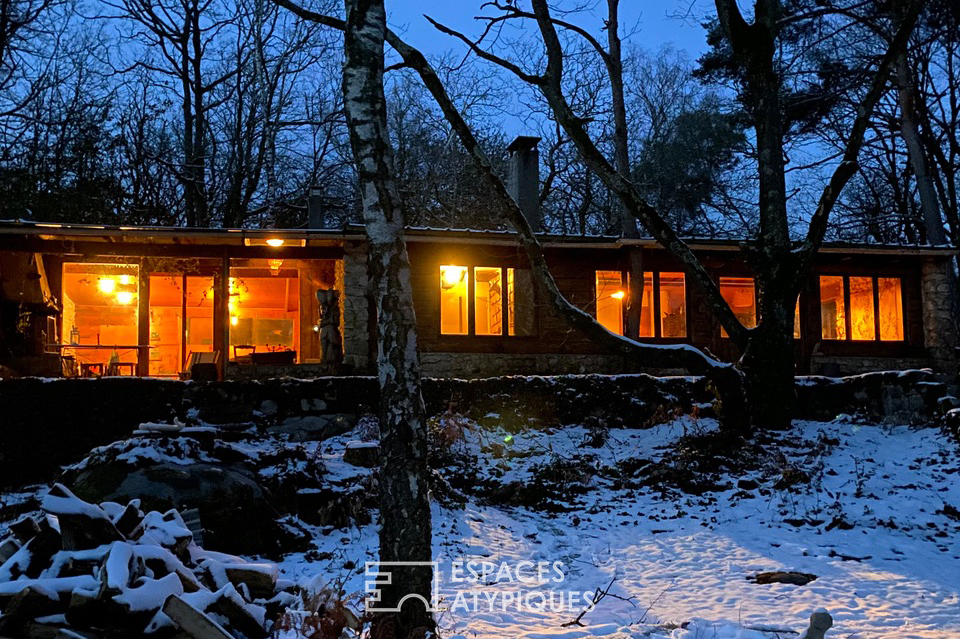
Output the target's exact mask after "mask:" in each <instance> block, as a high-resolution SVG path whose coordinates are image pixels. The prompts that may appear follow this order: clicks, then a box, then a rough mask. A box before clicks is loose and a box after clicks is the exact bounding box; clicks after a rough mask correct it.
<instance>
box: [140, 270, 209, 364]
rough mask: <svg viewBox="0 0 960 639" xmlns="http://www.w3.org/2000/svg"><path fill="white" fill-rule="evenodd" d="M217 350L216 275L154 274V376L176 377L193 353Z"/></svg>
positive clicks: (152, 345) (152, 292)
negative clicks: (214, 277) (215, 326)
mask: <svg viewBox="0 0 960 639" xmlns="http://www.w3.org/2000/svg"><path fill="white" fill-rule="evenodd" d="M212 350H213V278H212V277H203V276H194V275H183V274H152V275H150V375H151V376H154V377H175V376H176V375H177V374H178V373H180V371H182V370H184V368H185V366H186V361H187V360H188V359H189V357H190V354H191V353H198V352H210V351H212Z"/></svg>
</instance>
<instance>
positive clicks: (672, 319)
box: [659, 273, 687, 337]
mask: <svg viewBox="0 0 960 639" xmlns="http://www.w3.org/2000/svg"><path fill="white" fill-rule="evenodd" d="M659 279H660V337H686V336H687V296H686V290H685V287H684V277H683V273H660V278H659Z"/></svg>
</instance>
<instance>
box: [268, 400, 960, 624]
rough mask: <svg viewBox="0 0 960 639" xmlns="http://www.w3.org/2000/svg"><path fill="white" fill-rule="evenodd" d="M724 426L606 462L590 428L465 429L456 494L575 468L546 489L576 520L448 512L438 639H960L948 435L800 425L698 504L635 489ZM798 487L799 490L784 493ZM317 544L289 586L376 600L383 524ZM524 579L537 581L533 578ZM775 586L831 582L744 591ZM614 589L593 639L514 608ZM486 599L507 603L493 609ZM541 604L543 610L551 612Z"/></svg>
mask: <svg viewBox="0 0 960 639" xmlns="http://www.w3.org/2000/svg"><path fill="white" fill-rule="evenodd" d="M713 428H715V424H713V423H712V422H710V421H709V420H702V421H691V420H690V419H687V418H682V419H679V420H675V421H673V422H670V423H666V424H662V425H660V426H657V427H655V428H653V429H651V430H629V429H625V430H613V431H610V434H609V438H608V439H607V440H606V443H605V444H603V445H601V446H600V447H597V448H594V447H590V446H588V445H586V444H585V442H586V441H588V440H590V439H591V437H592V436H591V434H590V433H589V432H588V431H587V430H586V429H585V428H567V429H562V430H556V431H534V432H527V433H523V434H518V435H514V436H513V437H512V438H511V437H510V436H509V435H508V433H505V432H499V431H497V430H490V429H486V430H483V431H481V430H480V429H479V428H478V427H473V428H470V429H468V430H466V431H465V435H464V438H463V440H461V441H460V442H458V443H457V444H455V445H454V450H455V451H458V452H459V453H460V454H461V455H462V456H463V459H466V460H468V462H469V460H472V463H468V464H466V465H461V466H457V465H455V464H454V465H452V466H451V467H449V468H447V469H445V470H444V471H443V473H444V474H447V475H448V479H450V480H451V483H452V484H454V485H460V486H463V485H465V484H469V483H471V482H472V483H476V484H478V485H480V484H484V483H485V482H494V483H496V482H498V483H500V484H502V485H508V486H510V489H511V490H513V491H516V495H514V496H512V498H513V499H514V500H515V503H516V501H517V500H519V502H523V501H524V495H523V494H522V493H523V491H526V490H538V489H537V488H536V486H537V483H538V479H537V477H538V475H539V476H540V477H544V476H547V475H544V468H545V467H552V468H555V469H561V470H560V471H558V472H553V473H551V474H549V477H552V478H554V479H556V478H557V477H559V480H557V481H559V482H560V484H568V485H569V487H571V490H570V492H569V499H568V500H567V501H566V503H564V500H563V499H559V500H557V501H556V502H555V503H553V504H551V505H550V506H551V507H549V508H548V509H549V510H563V511H562V512H545V511H544V510H542V509H529V508H523V507H518V506H503V505H500V506H494V505H483V503H487V500H481V499H478V498H475V497H470V498H468V499H467V502H466V505H465V507H463V508H462V509H461V508H456V507H455V506H453V505H451V506H450V507H442V506H440V505H439V504H435V505H434V509H433V523H434V548H435V551H434V552H435V558H436V559H437V561H439V562H440V570H439V573H440V586H439V590H440V597H441V599H442V601H441V608H442V609H444V612H442V613H441V615H440V625H441V630H442V636H443V637H445V638H447V639H456V638H460V637H463V638H472V637H478V638H482V637H489V638H494V637H496V638H500V637H516V638H527V639H535V638H540V637H549V638H551V639H558V638H562V639H574V638H577V637H618V638H627V637H646V636H654V637H677V638H680V637H682V638H684V639H695V638H696V639H699V638H702V639H709V638H713V637H716V638H726V637H742V638H753V637H775V636H779V637H788V636H795V635H792V634H791V633H790V632H785V631H789V630H792V631H800V632H802V631H803V630H804V629H805V628H806V625H807V619H808V617H809V615H810V613H811V612H812V611H814V610H815V609H817V608H821V607H822V608H826V609H827V610H829V612H830V613H831V614H832V615H833V618H834V627H833V629H832V630H831V631H830V632H829V633H828V637H845V638H848V639H861V638H863V639H865V638H868V637H869V638H878V637H896V638H897V639H904V638H907V637H923V638H931V639H934V638H935V639H946V638H949V637H960V513H958V512H957V511H956V510H954V508H956V507H960V473H958V468H960V461H958V460H960V456H958V454H957V451H958V446H957V444H956V443H955V442H953V441H951V440H949V439H948V438H947V437H946V436H944V435H943V434H942V433H941V432H939V431H938V430H937V429H936V428H920V429H918V428H911V427H908V426H896V427H890V426H883V427H881V426H875V425H862V424H857V423H853V422H848V421H836V422H831V423H817V422H799V423H797V424H795V427H794V429H793V431H792V432H790V433H787V434H782V435H778V436H777V437H775V438H774V441H773V442H767V443H766V445H765V450H766V451H767V452H765V453H762V454H758V458H757V459H756V463H755V464H754V465H753V468H752V469H751V470H749V471H748V472H746V473H745V474H744V473H738V474H736V475H735V476H732V477H730V476H724V475H723V473H722V472H721V473H719V474H718V475H714V481H715V483H717V484H720V486H719V488H720V489H719V490H717V491H713V492H704V493H703V494H701V495H694V494H686V493H683V492H680V491H678V490H675V489H671V488H667V487H666V486H665V485H664V486H660V485H658V484H657V483H656V482H651V481H650V479H649V477H650V475H649V474H647V475H646V477H647V481H646V483H647V484H651V483H652V485H646V486H640V485H639V484H640V483H644V482H642V481H640V480H638V481H634V482H631V481H626V482H624V481H623V477H624V474H626V475H629V474H630V471H629V469H630V468H633V467H635V466H637V465H638V464H632V465H631V464H630V462H627V463H626V464H624V462H625V460H631V459H633V460H635V459H645V460H650V461H651V462H657V461H659V460H661V459H664V458H666V459H667V460H668V461H670V460H674V457H675V456H676V455H677V450H676V448H675V447H674V446H672V445H671V444H673V443H674V442H676V441H677V439H678V437H680V436H681V435H683V434H687V433H693V434H703V433H707V432H709V431H710V430H711V429H713ZM349 439H351V436H345V437H342V438H336V439H333V440H328V441H327V442H324V443H322V444H321V445H320V448H321V450H320V452H321V454H322V455H323V457H324V459H325V461H326V463H327V467H328V471H329V472H330V473H332V474H333V476H334V477H335V478H336V479H337V480H339V481H345V482H349V481H351V477H353V476H356V475H358V474H363V473H366V472H369V471H365V470H363V469H356V468H353V467H350V466H346V465H344V464H343V463H342V461H340V455H341V453H342V450H343V447H344V446H345V444H346V442H347V441H348V440H349ZM500 446H503V447H504V449H505V450H506V451H507V455H505V456H504V458H499V459H498V458H495V457H493V456H492V455H491V454H490V452H489V451H490V449H491V447H492V448H496V449H499V447H500ZM482 450H483V451H487V452H481V451H482ZM771 451H772V452H771ZM674 461H675V460H674ZM618 464H619V465H618ZM639 465H640V466H643V464H639ZM611 469H620V471H621V472H619V473H617V472H611ZM624 469H627V470H624ZM800 471H802V473H803V474H802V475H801V474H799V472H800ZM457 473H459V476H457ZM558 473H559V474H558ZM641 475H642V473H641ZM797 477H803V480H802V481H800V482H799V483H796V484H795V485H794V486H793V487H792V488H790V487H788V486H787V484H790V483H793V482H794V481H796V478H797ZM510 482H516V483H513V484H511V483H510ZM738 482H739V485H738ZM754 482H755V485H754ZM724 484H727V485H726V486H724ZM774 486H778V487H777V488H775V487H774ZM696 492H699V491H696ZM510 497H511V496H509V495H508V499H507V501H509V500H510V499H509V498H510ZM498 503H504V498H503V495H502V494H501V496H500V499H499V501H498ZM552 506H558V507H552ZM318 544H319V547H320V553H311V554H310V555H309V557H310V558H309V559H308V558H307V557H308V555H292V556H289V557H288V558H287V559H286V560H285V561H284V562H283V563H282V566H281V569H282V571H283V572H284V573H285V574H286V576H288V577H290V578H294V579H298V580H302V581H303V582H304V583H309V582H311V580H313V582H314V585H315V586H316V587H319V585H320V584H322V583H323V580H324V579H327V580H330V579H335V580H337V581H341V580H342V581H343V582H344V586H345V588H346V590H347V591H348V592H360V591H362V590H363V587H364V577H363V575H362V571H363V565H364V562H366V561H372V560H374V559H375V558H376V546H377V544H376V528H375V526H373V525H370V526H364V527H362V528H360V529H356V528H354V529H350V530H343V529H339V530H330V529H328V530H324V531H318ZM469 561H474V562H484V561H486V562H492V563H493V564H494V565H495V566H496V567H497V569H498V570H500V569H501V566H502V565H503V564H507V565H508V568H507V570H510V571H511V572H513V574H514V577H515V569H516V567H517V565H518V564H520V562H534V564H536V563H537V562H546V563H547V564H550V565H552V564H553V563H554V562H560V563H561V564H562V567H561V570H562V572H563V575H564V578H563V581H562V582H559V583H558V582H557V581H555V580H554V579H553V577H554V576H555V575H554V574H553V573H548V579H547V583H545V584H540V583H539V582H537V583H534V584H531V583H518V582H516V581H511V580H509V579H508V576H507V575H505V574H504V573H501V574H500V579H499V580H497V579H488V580H486V581H485V582H483V583H471V582H466V583H464V582H462V581H455V580H454V572H453V571H454V566H455V565H456V563H455V562H469ZM522 568H524V569H526V571H525V573H524V574H526V575H527V576H529V575H530V572H529V570H530V565H529V564H524V565H523V566H522ZM765 571H798V572H803V573H811V574H813V575H816V576H817V579H816V580H815V581H812V582H811V583H809V584H807V585H803V586H795V585H787V584H766V585H760V584H756V583H753V582H751V581H749V580H748V579H747V578H748V577H750V576H752V575H755V574H757V573H759V572H765ZM611 582H613V585H612V587H610V590H609V592H610V595H609V596H607V597H606V598H604V599H603V600H602V601H600V602H599V603H598V604H597V606H596V608H595V609H594V610H592V611H590V612H588V613H586V614H585V615H584V616H583V617H582V619H581V622H582V624H583V626H577V625H573V626H569V625H568V626H564V625H563V624H565V623H566V622H570V621H571V620H573V619H574V617H576V616H577V613H576V612H573V611H570V610H566V609H565V610H562V611H558V612H553V611H550V610H549V608H548V610H547V611H544V612H537V611H535V610H530V609H529V608H527V607H526V606H524V605H523V602H522V600H521V609H520V610H518V609H517V606H516V604H515V600H510V599H509V597H510V595H511V594H512V593H514V592H517V591H520V594H521V597H522V596H524V594H525V593H527V592H529V591H531V590H536V591H541V592H542V591H550V590H552V591H554V592H556V593H567V592H568V591H577V592H583V591H594V590H596V589H597V588H601V589H602V588H606V587H607V586H608V584H610V583H611ZM458 591H468V592H470V593H472V592H474V591H480V592H481V594H480V599H479V601H478V603H477V604H476V605H475V604H474V602H473V600H472V599H470V596H471V595H467V596H466V598H465V599H459V600H458V598H457V592H458ZM504 596H506V597H507V599H506V601H507V605H506V610H504V609H503V604H504V601H505V599H504ZM489 597H496V598H495V599H493V600H492V601H493V604H492V606H491V604H490V603H489V602H490V601H491V600H490V599H488V598H489ZM458 601H459V602H460V604H459V605H458ZM464 601H466V605H464V604H463V602H464ZM531 601H532V603H533V604H534V605H533V607H536V604H537V603H538V602H539V601H540V600H539V599H537V598H536V597H534V598H533V599H532V600H531ZM491 607H492V608H493V609H492V610H491V609H490V608H491ZM465 608H466V609H465ZM764 629H766V630H768V632H763V630H764ZM770 629H775V630H779V631H780V632H769V630H770Z"/></svg>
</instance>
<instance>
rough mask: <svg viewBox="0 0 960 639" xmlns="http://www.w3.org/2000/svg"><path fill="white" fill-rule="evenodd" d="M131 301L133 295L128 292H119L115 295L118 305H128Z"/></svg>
mask: <svg viewBox="0 0 960 639" xmlns="http://www.w3.org/2000/svg"><path fill="white" fill-rule="evenodd" d="M132 301H133V293H131V292H130V291H120V292H119V293H117V302H119V303H120V304H129V303H130V302H132Z"/></svg>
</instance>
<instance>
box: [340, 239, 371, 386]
mask: <svg viewBox="0 0 960 639" xmlns="http://www.w3.org/2000/svg"><path fill="white" fill-rule="evenodd" d="M342 290H343V308H342V316H341V317H342V318H343V326H344V332H343V366H344V369H345V370H347V371H353V372H356V373H368V372H370V371H371V368H370V367H371V365H372V362H371V361H370V333H369V326H370V323H369V317H370V296H369V291H370V278H369V277H368V275H367V249H366V246H365V245H364V244H362V243H359V242H347V243H346V245H345V246H344V254H343V289H342Z"/></svg>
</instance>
